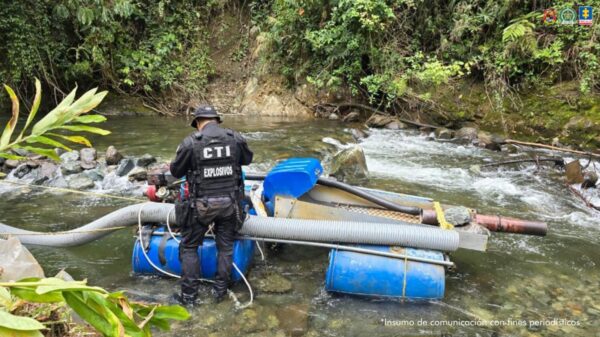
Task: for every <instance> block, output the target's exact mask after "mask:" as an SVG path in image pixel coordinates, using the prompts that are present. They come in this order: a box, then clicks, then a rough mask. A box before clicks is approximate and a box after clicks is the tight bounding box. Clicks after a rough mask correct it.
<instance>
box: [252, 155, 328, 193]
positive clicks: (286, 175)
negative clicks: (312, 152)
mask: <svg viewBox="0 0 600 337" xmlns="http://www.w3.org/2000/svg"><path fill="white" fill-rule="evenodd" d="M322 173H323V167H322V166H321V162H320V161H319V160H318V159H315V158H290V159H286V160H284V161H281V162H279V163H278V164H277V165H275V167H273V168H272V169H271V171H269V173H268V174H267V176H266V177H265V181H264V183H263V189H264V190H263V194H264V197H265V200H266V201H274V198H275V196H277V195H280V196H287V197H292V198H298V197H299V196H301V195H303V194H304V193H306V192H308V191H309V190H310V189H312V188H313V186H315V184H316V183H317V180H318V179H319V176H320V175H321V174H322Z"/></svg>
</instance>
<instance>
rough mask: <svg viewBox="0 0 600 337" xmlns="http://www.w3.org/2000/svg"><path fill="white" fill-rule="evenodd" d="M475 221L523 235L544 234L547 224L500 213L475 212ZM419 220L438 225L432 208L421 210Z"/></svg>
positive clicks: (505, 231)
mask: <svg viewBox="0 0 600 337" xmlns="http://www.w3.org/2000/svg"><path fill="white" fill-rule="evenodd" d="M474 220H475V222H476V223H477V224H478V225H481V226H483V227H485V228H487V229H489V230H490V231H492V232H504V233H514V234H525V235H537V236H546V234H547V233H548V224H547V223H545V222H542V221H529V220H521V219H516V218H507V217H502V216H500V215H484V214H476V215H475V219H474ZM421 222H422V223H424V224H427V225H434V226H437V225H438V221H437V215H436V213H435V211H434V210H423V214H422V215H421Z"/></svg>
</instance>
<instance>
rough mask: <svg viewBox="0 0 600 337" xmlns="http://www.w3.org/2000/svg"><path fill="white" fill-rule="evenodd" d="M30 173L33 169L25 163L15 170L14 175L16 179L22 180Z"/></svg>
mask: <svg viewBox="0 0 600 337" xmlns="http://www.w3.org/2000/svg"><path fill="white" fill-rule="evenodd" d="M30 171H31V167H29V165H27V164H25V163H24V164H21V165H19V166H18V167H17V168H16V169H14V171H13V175H14V176H15V178H18V179H21V178H23V177H24V176H25V175H26V174H27V173H29V172H30Z"/></svg>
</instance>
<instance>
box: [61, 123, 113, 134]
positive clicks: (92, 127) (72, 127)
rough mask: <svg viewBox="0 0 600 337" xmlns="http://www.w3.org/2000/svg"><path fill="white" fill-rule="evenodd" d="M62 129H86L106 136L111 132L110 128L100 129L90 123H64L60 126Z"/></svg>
mask: <svg viewBox="0 0 600 337" xmlns="http://www.w3.org/2000/svg"><path fill="white" fill-rule="evenodd" d="M60 129H65V130H70V131H84V132H90V133H96V134H99V135H102V136H106V135H109V134H110V131H108V130H104V129H100V128H97V127H94V126H88V125H63V126H61V127H60Z"/></svg>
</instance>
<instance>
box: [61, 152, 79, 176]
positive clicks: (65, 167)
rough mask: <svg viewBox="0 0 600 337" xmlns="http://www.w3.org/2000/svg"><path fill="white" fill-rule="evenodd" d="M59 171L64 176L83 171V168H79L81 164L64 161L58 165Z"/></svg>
mask: <svg viewBox="0 0 600 337" xmlns="http://www.w3.org/2000/svg"><path fill="white" fill-rule="evenodd" d="M68 153H70V152H68ZM68 153H65V154H68ZM60 170H61V172H62V174H63V175H65V176H66V175H69V174H75V173H79V172H81V171H83V168H82V167H81V164H80V163H79V162H78V161H65V162H63V163H62V164H60Z"/></svg>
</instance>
